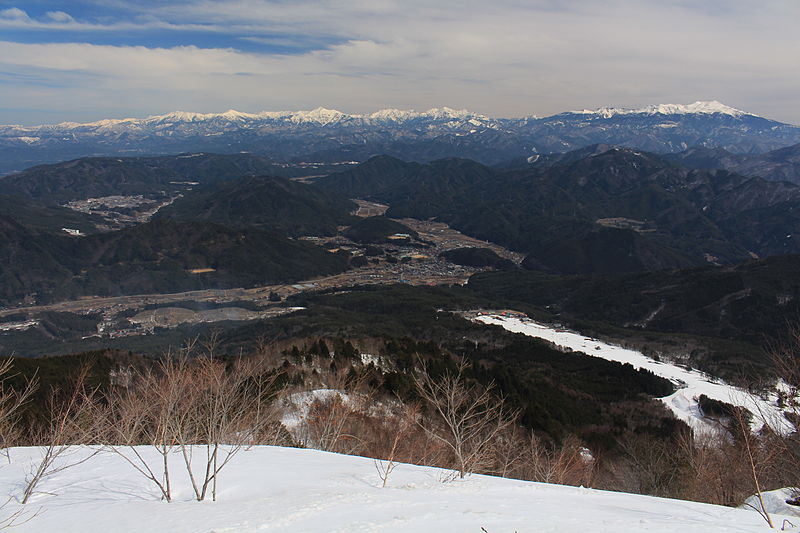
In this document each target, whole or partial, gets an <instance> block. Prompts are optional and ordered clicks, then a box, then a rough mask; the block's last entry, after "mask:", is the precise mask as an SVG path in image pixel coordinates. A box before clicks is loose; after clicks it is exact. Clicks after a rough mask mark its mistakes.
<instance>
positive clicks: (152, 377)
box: [103, 355, 195, 502]
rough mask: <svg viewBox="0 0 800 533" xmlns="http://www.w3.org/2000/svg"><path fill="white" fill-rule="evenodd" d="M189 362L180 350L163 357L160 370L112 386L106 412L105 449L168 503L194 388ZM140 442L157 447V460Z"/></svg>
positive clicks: (150, 370) (158, 367) (148, 371)
mask: <svg viewBox="0 0 800 533" xmlns="http://www.w3.org/2000/svg"><path fill="white" fill-rule="evenodd" d="M189 364H190V363H189V360H188V359H187V358H186V357H184V356H182V355H181V356H178V357H165V358H164V359H162V360H161V361H160V362H159V364H158V366H157V367H156V369H147V370H145V371H143V372H138V373H137V374H136V375H135V378H134V380H133V385H132V386H131V387H125V388H122V387H118V388H115V389H112V390H111V391H109V393H108V394H107V396H106V402H105V404H106V407H105V409H104V412H103V415H104V416H103V418H104V419H105V424H104V425H105V428H106V435H105V440H106V443H107V448H108V449H109V450H111V451H112V452H114V453H116V454H117V455H119V456H120V457H122V458H123V459H124V460H125V461H126V462H127V463H128V464H130V465H131V466H132V467H133V468H134V469H135V470H136V471H137V472H139V473H140V474H141V475H143V476H144V477H145V478H147V479H148V480H150V482H152V483H153V484H154V485H155V486H156V487H157V488H158V490H159V492H160V493H161V496H162V498H163V499H164V500H166V501H167V502H170V501H172V486H171V475H170V465H169V458H170V456H171V455H172V453H173V452H174V451H175V450H176V447H177V446H178V438H179V436H180V435H181V434H182V433H184V432H186V430H185V429H184V427H185V426H187V425H188V424H189V420H188V414H187V405H189V404H190V403H191V401H192V393H193V392H194V390H195V389H194V386H193V383H192V382H191V379H190V374H189ZM142 445H149V446H151V447H153V448H154V449H155V450H156V451H157V452H158V457H159V459H158V461H157V462H154V461H152V460H151V459H149V458H148V456H147V454H143V453H142V450H141V448H140V446H142Z"/></svg>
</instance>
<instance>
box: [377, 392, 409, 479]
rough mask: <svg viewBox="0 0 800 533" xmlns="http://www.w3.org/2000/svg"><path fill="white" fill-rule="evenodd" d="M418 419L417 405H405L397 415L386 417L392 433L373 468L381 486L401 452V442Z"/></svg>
mask: <svg viewBox="0 0 800 533" xmlns="http://www.w3.org/2000/svg"><path fill="white" fill-rule="evenodd" d="M418 419H419V407H418V406H416V405H413V404H412V405H405V406H403V410H402V412H401V413H400V415H399V416H397V417H393V418H386V419H385V420H386V421H387V422H388V424H391V425H392V426H393V427H394V431H393V433H394V434H393V435H392V437H391V438H390V439H389V443H390V444H389V446H388V449H387V450H386V452H385V454H384V455H382V456H381V457H378V458H376V459H375V470H376V471H377V472H378V477H379V478H380V480H381V487H386V484H387V483H388V482H389V476H390V475H391V474H392V472H393V471H394V469H395V467H396V466H397V459H398V457H399V454H400V452H401V443H402V442H403V441H404V440H406V439H407V437H408V436H409V433H411V432H412V431H413V430H414V429H415V428H416V423H417V420H418Z"/></svg>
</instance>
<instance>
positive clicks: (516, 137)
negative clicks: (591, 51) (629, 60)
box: [0, 101, 800, 173]
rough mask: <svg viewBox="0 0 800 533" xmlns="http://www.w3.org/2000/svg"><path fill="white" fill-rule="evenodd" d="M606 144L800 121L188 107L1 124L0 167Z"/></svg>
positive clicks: (702, 115)
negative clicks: (189, 156) (87, 160)
mask: <svg viewBox="0 0 800 533" xmlns="http://www.w3.org/2000/svg"><path fill="white" fill-rule="evenodd" d="M597 143H609V144H617V145H625V146H630V147H636V148H640V149H644V150H649V151H653V152H661V153H664V152H679V151H683V150H686V149H687V148H689V147H692V146H705V147H709V148H714V147H722V148H725V149H726V150H729V151H732V152H736V153H751V152H752V153H760V152H766V151H769V150H774V149H777V148H781V147H785V146H789V145H792V144H797V143H800V127H798V126H793V125H790V124H784V123H781V122H778V121H774V120H769V119H766V118H762V117H759V116H756V115H753V114H750V113H747V112H745V111H741V110H738V109H734V108H732V107H729V106H726V105H724V104H721V103H719V102H716V101H711V102H695V103H693V104H688V105H679V104H660V105H654V106H647V107H644V108H639V109H624V108H608V107H606V108H600V109H597V110H593V111H589V110H583V111H572V112H566V113H560V114H557V115H553V116H549V117H544V118H539V117H535V116H528V117H523V118H490V117H487V116H485V115H482V114H479V113H474V112H471V111H467V110H463V109H462V110H455V109H451V108H448V107H441V108H434V109H430V110H428V111H424V112H415V111H410V110H400V109H383V110H380V111H376V112H374V113H369V114H348V113H343V112H341V111H337V110H334V109H326V108H323V107H318V108H316V109H313V110H310V111H276V112H272V111H265V112H261V113H243V112H240V111H235V110H229V111H226V112H224V113H191V112H181V111H176V112H172V113H167V114H163V115H154V116H151V117H147V118H143V119H138V118H125V119H106V120H100V121H96V122H90V123H85V124H81V123H75V122H64V123H61V124H51V125H42V126H33V127H28V126H15V125H7V126H0V173H2V172H10V171H12V170H21V169H23V168H27V167H30V166H33V165H35V164H38V163H42V162H55V161H61V160H66V159H73V158H77V157H83V156H88V155H103V154H105V155H121V154H125V155H145V154H148V155H154V154H167V153H178V152H191V151H216V152H225V153H231V152H239V151H249V152H253V153H257V154H265V155H268V156H269V157H270V158H272V159H283V160H289V159H293V158H300V159H304V160H320V161H324V162H330V161H342V160H356V161H364V160H366V159H368V158H369V157H371V156H373V155H378V154H381V153H385V154H389V155H392V156H395V157H398V158H401V159H406V160H415V161H421V162H426V161H430V160H434V159H440V158H444V157H465V158H471V159H476V160H479V161H480V162H482V163H485V164H496V163H500V162H502V161H505V160H509V159H513V158H516V157H523V156H524V157H527V156H530V155H531V154H547V153H554V152H565V151H569V150H573V149H577V148H581V147H583V146H587V145H591V144H597Z"/></svg>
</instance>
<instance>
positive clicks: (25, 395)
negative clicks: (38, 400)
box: [0, 358, 39, 458]
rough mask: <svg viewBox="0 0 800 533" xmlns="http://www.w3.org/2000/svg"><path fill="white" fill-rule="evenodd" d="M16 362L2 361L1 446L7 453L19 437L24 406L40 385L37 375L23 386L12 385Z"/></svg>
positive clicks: (0, 401) (0, 366) (0, 375)
mask: <svg viewBox="0 0 800 533" xmlns="http://www.w3.org/2000/svg"><path fill="white" fill-rule="evenodd" d="M13 366H14V362H13V360H12V359H11V358H8V359H5V360H4V361H3V362H2V363H0V448H2V450H3V452H4V453H6V457H7V458H8V454H7V450H8V448H9V447H10V446H13V445H14V443H15V442H16V440H17V438H18V437H19V419H20V414H21V411H22V408H23V407H24V406H25V405H26V404H27V403H28V401H29V400H30V398H31V396H33V394H34V393H35V392H36V390H37V389H38V387H39V382H38V380H37V379H36V376H34V377H32V378H29V379H26V380H25V384H24V386H23V387H21V388H14V387H11V386H10V385H9V383H8V380H9V379H11V378H13V377H15V374H12V375H9V372H11V368H12V367H13Z"/></svg>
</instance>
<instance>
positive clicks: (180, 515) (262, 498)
mask: <svg viewBox="0 0 800 533" xmlns="http://www.w3.org/2000/svg"><path fill="white" fill-rule="evenodd" d="M140 451H141V452H142V453H144V454H146V455H147V456H148V457H152V460H153V461H154V462H155V463H157V454H155V453H152V452H153V450H152V449H150V448H141V449H140ZM85 453H88V452H87V449H86V448H81V449H77V450H76V455H74V456H72V458H73V459H74V458H76V457H79V455H80V454H85ZM39 454H40V449H38V448H12V449H11V450H10V459H11V460H10V463H7V462H6V461H5V460H4V461H3V463H4V464H3V465H2V467H0V492H2V494H3V495H4V496H7V497H10V498H11V500H10V501H9V503H7V504H6V505H5V507H4V508H3V509H2V510H1V511H0V512H2V516H4V517H5V516H8V515H10V514H11V513H13V512H15V511H18V510H20V509H22V506H21V505H19V504H18V503H17V500H18V497H19V495H20V493H21V491H22V484H23V481H24V479H25V476H26V474H27V473H28V472H29V471H30V470H31V467H32V461H33V460H35V459H36V458H38V457H39ZM173 459H174V463H173V466H172V477H173V480H174V481H173V486H174V490H173V496H174V501H173V502H172V503H166V502H164V501H160V499H159V494H158V492H157V490H154V489H155V488H154V487H153V486H152V485H150V484H149V483H148V481H147V480H146V479H145V478H144V477H142V476H141V475H140V474H138V473H136V472H135V471H134V470H133V469H132V468H131V467H130V466H129V465H128V464H127V463H125V462H124V460H123V459H121V458H120V457H119V456H117V455H114V454H112V453H107V452H104V453H100V454H98V455H96V456H94V457H92V458H91V459H90V460H88V461H86V462H85V463H83V464H81V465H79V466H76V467H74V468H71V469H68V470H64V471H62V472H59V473H57V474H55V475H53V476H52V477H50V478H48V479H46V480H45V481H44V482H43V483H42V485H41V487H40V490H41V492H40V493H39V494H36V495H35V496H34V497H33V498H32V500H31V502H29V503H28V504H27V505H26V506H25V507H24V509H23V515H22V517H21V519H25V518H27V519H28V521H27V522H25V523H23V524H21V525H18V526H16V527H14V528H13V529H12V531H14V532H18V533H23V532H24V533H33V532H36V533H47V532H54V533H55V532H58V533H95V532H97V533H100V532H103V533H105V532H109V531H113V532H114V533H158V532H170V533H211V532H214V533H226V532H236V533H251V532H252V533H255V532H266V531H274V532H292V533H299V532H306V533H317V532H347V533H356V532H373V531H381V532H398V533H400V532H402V533H410V532H414V533H420V532H422V533H424V532H431V533H434V532H435V533H445V532H453V533H455V532H458V533H471V532H474V533H482V532H488V533H512V532H518V533H546V532H558V533H572V532H575V533H588V532H591V533H620V532H625V531H637V532H639V531H641V532H663V533H678V532H680V533H734V532H737V533H738V532H741V533H744V532H756V531H768V530H769V529H768V527H767V526H766V523H765V522H764V521H763V519H762V518H761V517H760V516H759V515H758V514H757V513H755V512H754V511H749V510H743V509H732V508H727V507H719V506H714V505H707V504H699V503H692V502H686V501H678V500H667V499H660V498H653V497H648V496H637V495H631V494H623V493H612V492H603V491H598V490H591V489H584V488H575V487H566V486H558V485H547V484H542V483H532V482H523V481H515V480H508V479H502V478H493V477H487V476H479V475H473V476H469V477H468V478H466V479H465V480H458V479H457V480H455V481H450V482H443V480H444V479H445V478H446V477H447V476H448V472H446V471H442V470H439V469H434V468H428V467H418V466H411V465H399V466H398V467H397V469H396V470H395V471H394V472H393V473H392V474H391V476H390V477H389V481H388V485H387V487H385V488H383V487H381V481H380V479H379V476H378V474H377V471H376V468H375V463H374V462H373V461H372V460H371V459H366V458H363V457H353V456H344V455H337V454H331V453H325V452H319V451H315V450H306V449H293V448H279V447H270V446H259V447H254V448H251V449H249V450H246V451H242V452H241V453H240V455H238V456H237V457H236V458H235V459H234V460H233V462H231V463H230V464H229V465H228V466H227V467H226V468H225V470H223V471H222V474H221V477H220V480H219V493H218V501H216V502H211V501H205V502H196V501H193V500H192V492H191V489H190V486H189V483H188V479H187V476H186V471H185V470H181V468H180V467H181V464H180V458H179V456H178V455H177V454H176V455H175V456H174V457H173ZM793 520H795V521H797V519H796V518H793ZM777 522H778V523H779V524H780V523H781V522H782V519H779V520H777Z"/></svg>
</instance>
